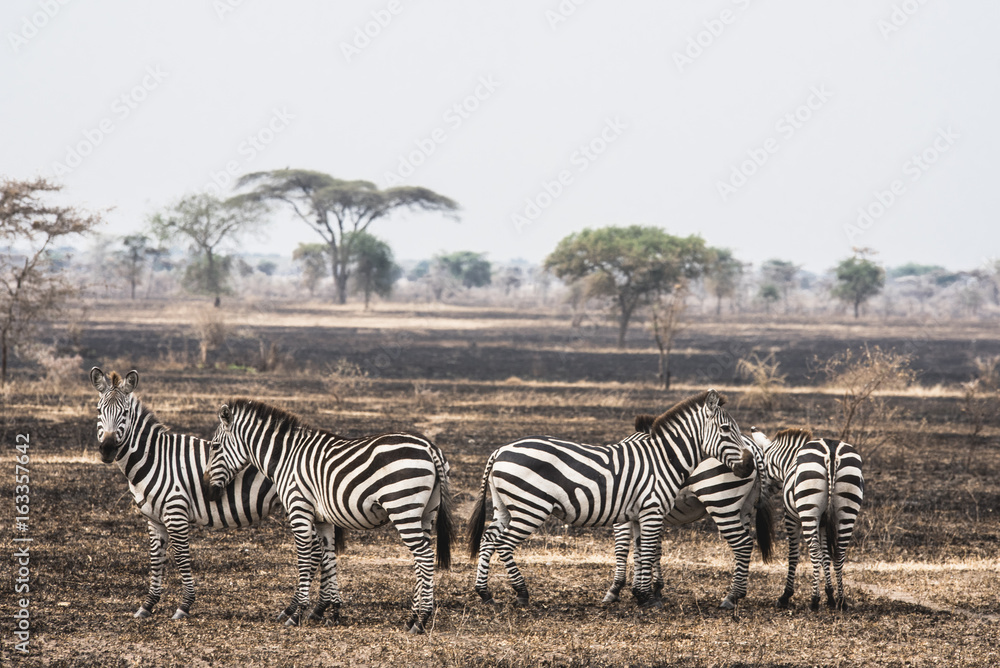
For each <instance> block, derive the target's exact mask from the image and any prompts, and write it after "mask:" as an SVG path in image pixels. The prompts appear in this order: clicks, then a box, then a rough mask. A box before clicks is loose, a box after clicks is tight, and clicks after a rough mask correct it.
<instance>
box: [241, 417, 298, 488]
mask: <svg viewBox="0 0 1000 668" xmlns="http://www.w3.org/2000/svg"><path fill="white" fill-rule="evenodd" d="M241 431H242V439H243V442H244V443H246V444H247V446H248V447H247V450H248V454H249V457H248V458H247V463H248V464H249V465H251V466H254V467H256V468H257V469H259V470H260V471H262V472H263V473H264V475H265V476H266V477H268V478H270V479H271V480H273V479H274V475H275V471H277V470H278V469H279V468H280V467H281V464H282V462H283V460H284V459H285V457H286V456H287V454H288V451H289V449H290V447H291V446H293V445H294V444H295V442H296V441H297V440H298V438H299V436H300V431H301V429H290V428H289V427H288V425H286V424H281V425H279V426H278V427H277V428H276V429H275V431H274V432H269V430H267V429H266V428H265V429H255V428H254V425H253V424H252V423H250V424H247V425H246V426H245V427H244V429H243V430H241Z"/></svg>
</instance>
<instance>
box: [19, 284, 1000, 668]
mask: <svg viewBox="0 0 1000 668" xmlns="http://www.w3.org/2000/svg"><path fill="white" fill-rule="evenodd" d="M206 313H208V315H206ZM86 314H87V315H84V316H82V317H81V318H80V319H79V320H78V321H77V322H74V323H67V324H65V325H61V326H60V327H59V328H57V330H56V331H54V332H53V333H52V336H53V337H55V338H58V340H60V341H62V342H64V344H65V345H72V346H74V347H75V349H76V350H77V351H79V353H80V355H81V356H82V359H83V363H82V364H81V365H80V368H79V369H76V370H74V371H73V373H71V374H69V375H68V376H64V377H62V378H61V379H55V378H48V379H45V378H41V377H36V376H34V375H32V374H29V373H27V372H26V371H25V370H21V371H18V370H17V369H15V370H14V373H13V375H12V380H11V381H10V382H9V383H8V384H7V385H6V386H5V387H4V389H3V395H2V401H3V411H2V413H3V416H2V426H0V442H2V444H3V449H2V452H0V473H2V475H0V498H2V499H3V502H2V504H0V508H2V517H0V522H2V525H3V527H4V530H3V532H2V539H0V554H2V555H3V556H2V557H0V564H2V566H0V570H2V572H3V573H4V576H3V580H2V581H3V583H4V584H3V587H4V593H3V595H2V596H0V617H2V619H3V621H2V623H0V636H2V638H0V639H2V649H0V658H2V663H3V664H4V665H10V664H11V663H20V664H22V665H53V666H84V665H100V666H146V665H149V666H174V665H176V666H207V665H216V666H228V665H298V666H312V665H331V666H337V665H340V666H397V665H411V666H423V665H428V666H509V667H512V668H513V667H516V666H539V665H542V666H611V665H616V666H619V665H620V666H653V665H663V666H758V665H759V666H764V665H774V666H931V665H935V666H938V665H939V666H995V665H1000V599H998V575H1000V568H998V561H997V557H998V554H1000V512H998V506H1000V487H998V484H997V480H998V479H1000V476H998V474H1000V416H998V411H997V409H996V405H995V404H989V403H983V402H984V401H986V399H983V398H977V397H976V396H970V394H969V393H968V391H967V390H966V389H965V388H966V386H965V385H963V384H964V383H967V382H968V381H970V380H971V379H972V378H974V377H975V373H976V367H975V364H974V360H975V359H976V358H977V357H982V356H991V355H1000V335H998V334H997V332H996V329H995V325H994V324H991V323H985V322H976V321H968V322H963V321H947V322H934V321H919V320H908V321H892V322H886V321H883V320H879V319H872V320H871V321H867V322H861V323H860V324H859V323H856V322H854V321H853V320H852V319H849V318H848V319H844V320H833V321H827V322H811V321H809V320H806V319H804V318H803V319H798V320H797V319H795V318H794V317H784V316H778V315H775V316H768V317H767V318H766V319H765V318H761V317H757V318H755V319H752V320H740V319H735V318H728V317H725V316H724V317H721V318H712V319H703V320H699V319H697V318H695V319H692V321H691V322H690V323H689V325H688V326H687V327H686V328H685V329H684V330H683V331H682V332H681V333H680V334H679V335H678V337H677V340H676V347H675V351H674V354H673V357H672V377H673V379H674V383H673V386H672V388H671V389H670V390H664V389H662V388H661V387H660V386H659V385H658V383H657V380H656V369H657V366H656V365H657V355H656V351H655V349H653V348H652V347H651V346H649V345H648V344H647V343H646V342H645V340H646V339H648V336H645V335H643V334H642V332H637V333H636V335H635V336H634V337H633V338H631V339H630V340H629V343H628V346H627V347H626V348H625V349H623V350H622V349H618V348H617V347H616V346H615V341H614V331H613V330H614V328H613V327H611V326H584V327H577V328H572V327H570V324H569V319H568V317H565V316H561V315H556V314H551V313H546V312H543V311H532V310H514V309H502V308H471V307H445V306H428V307H426V308H423V307H418V306H413V305H393V304H380V305H379V306H378V307H377V308H376V309H373V310H371V311H363V310H361V308H360V307H335V306H328V305H319V304H316V305H312V306H303V305H282V304H267V303H261V304H256V305H253V306H248V305H238V306H228V307H227V306H224V307H223V308H222V309H221V310H220V311H219V312H218V313H213V312H212V311H211V309H210V308H208V307H207V306H206V305H205V304H203V303H200V302H187V303H185V302H173V303H156V302H152V303H144V304H142V305H141V306H137V307H134V306H131V305H128V306H123V305H122V304H121V302H109V303H94V304H90V305H88V308H87V310H86ZM206 318H207V319H210V320H211V319H214V320H215V321H217V325H218V327H220V328H221V329H222V330H224V332H223V333H221V334H219V335H218V336H216V337H215V338H214V340H211V339H212V337H208V339H209V340H208V341H206V335H205V332H204V330H205V320H206ZM637 329H638V328H637ZM199 332H200V333H199ZM201 342H205V344H204V348H202V343H201ZM865 345H868V346H870V347H873V346H878V347H879V348H880V349H883V350H897V351H900V352H902V353H905V354H907V355H909V356H910V358H911V360H910V366H911V368H912V369H913V370H914V372H915V373H916V380H915V382H913V383H911V384H909V385H908V386H906V387H897V388H894V389H888V390H886V391H885V392H883V393H882V394H880V397H881V398H882V399H883V400H884V407H886V410H887V411H888V412H886V413H884V414H882V415H881V416H879V415H876V416H874V417H873V418H871V420H872V421H870V422H869V423H868V424H865V425H862V432H859V433H861V434H862V436H863V438H864V440H865V442H866V445H864V446H861V450H862V454H863V455H864V456H865V477H866V483H867V485H866V495H865V500H864V505H863V508H862V511H861V516H860V519H859V523H858V526H857V529H856V531H855V536H854V541H853V543H852V545H851V547H850V550H849V552H848V561H847V566H846V569H845V572H846V591H847V597H848V600H849V602H850V604H851V606H850V608H849V609H848V610H847V611H833V610H829V609H827V608H825V607H824V608H821V609H820V611H819V612H817V613H813V612H810V611H809V609H808V599H809V595H810V593H809V590H810V586H811V585H810V582H811V567H810V564H809V560H808V557H807V556H803V559H802V562H801V563H800V565H799V572H798V580H797V591H796V595H795V597H794V598H793V599H792V604H793V605H792V608H791V609H789V610H779V609H777V608H776V607H775V605H774V603H775V600H776V599H777V597H778V596H779V595H780V593H781V590H782V587H783V583H784V577H785V568H786V566H785V562H784V560H785V557H786V554H787V548H786V545H785V543H784V540H783V530H782V529H781V527H780V523H779V526H778V542H777V546H776V550H775V551H776V558H775V559H774V561H772V562H771V563H769V564H765V563H763V562H762V561H761V559H760V556H759V553H758V552H757V551H756V550H755V554H754V559H753V561H752V563H751V566H750V586H749V593H748V595H747V597H746V598H745V599H744V600H743V601H742V602H741V603H740V605H739V606H738V608H737V610H736V611H735V612H731V611H723V610H720V609H719V608H718V604H719V602H720V601H721V599H722V597H723V596H724V595H725V592H726V590H727V587H728V585H729V580H730V577H731V570H732V560H731V554H730V551H729V549H728V547H727V545H726V544H725V542H724V541H722V540H721V539H720V538H719V537H718V535H717V532H716V530H715V528H714V526H713V525H712V524H711V522H710V521H709V520H703V521H701V522H698V523H696V524H694V525H691V526H688V527H682V528H671V529H668V530H667V531H666V533H665V538H664V543H663V568H664V575H665V578H666V589H665V605H664V607H663V608H662V609H639V608H637V607H636V605H635V602H634V600H633V599H632V597H631V595H629V594H627V593H626V594H624V595H623V596H622V600H621V601H620V602H618V603H613V604H602V603H601V599H602V597H603V594H604V592H605V591H606V590H607V588H608V586H609V584H610V581H611V576H612V570H613V553H612V534H611V529H610V528H608V527H600V528H593V529H589V528H587V529H584V528H575V527H566V526H563V525H561V524H559V523H556V522H551V521H550V523H548V524H546V525H545V526H544V527H543V530H542V531H540V532H538V533H537V534H536V535H534V536H533V537H532V538H531V539H530V540H528V541H527V542H526V543H525V544H524V545H523V546H522V547H521V548H520V549H519V550H518V551H517V552H516V554H515V556H516V558H517V559H518V562H519V564H520V565H521V567H522V570H523V572H524V574H525V576H526V578H527V580H528V586H529V588H530V590H531V594H532V602H531V605H530V606H529V607H516V606H515V605H514V595H513V592H512V590H511V589H510V588H509V586H508V585H507V583H506V575H505V573H504V572H503V568H502V566H500V565H498V564H497V563H496V560H495V559H494V564H493V569H492V571H491V580H490V587H491V589H492V590H493V591H494V593H495V596H496V598H497V601H498V602H499V605H498V606H497V607H487V606H485V605H483V604H482V603H480V601H479V597H478V596H477V595H476V594H475V592H474V591H473V589H472V584H473V578H474V572H475V564H474V561H473V560H472V559H471V558H470V557H469V556H468V549H467V548H466V546H465V544H464V542H462V541H459V542H456V544H455V546H454V548H453V554H454V560H453V566H452V568H451V570H450V571H439V572H438V573H437V574H436V576H435V578H436V591H435V594H436V599H437V606H438V607H437V610H436V612H435V614H434V616H433V618H432V620H431V623H430V624H429V628H428V630H427V633H426V634H425V635H422V636H413V635H408V634H407V633H406V631H405V630H404V628H403V623H404V621H405V620H406V619H407V617H408V607H409V601H410V597H411V593H412V587H413V584H414V576H413V567H412V562H411V559H410V555H409V553H408V551H407V550H406V549H405V548H404V547H403V545H402V543H401V542H400V540H399V538H398V536H397V535H396V534H395V532H394V530H393V529H391V528H383V529H379V530H376V531H372V532H350V533H349V534H348V545H347V548H346V550H345V551H344V552H342V553H341V554H340V555H339V557H338V559H339V569H338V573H339V580H340V586H341V590H342V593H343V596H344V607H343V611H342V623H341V625H339V626H333V627H327V626H318V625H315V624H308V623H306V624H305V625H303V626H302V627H299V628H286V627H284V626H282V625H281V624H279V623H277V622H276V621H275V616H276V614H277V613H278V611H279V610H281V609H282V608H283V607H284V606H285V605H286V604H287V602H288V599H289V598H290V596H291V593H292V587H293V585H294V582H295V577H296V570H295V557H294V548H293V544H292V539H291V535H290V533H289V531H288V530H287V528H286V526H285V523H284V518H283V516H281V515H280V514H279V515H278V516H276V517H271V518H268V519H267V520H266V521H265V522H264V523H263V524H262V525H260V526H257V527H251V528H248V529H242V530H238V531H213V532H209V531H204V530H199V529H195V530H194V531H193V533H192V540H191V549H192V556H193V569H194V574H195V580H196V591H197V599H196V601H195V604H194V606H193V608H192V614H191V616H190V618H188V619H186V620H183V621H172V620H171V619H170V614H171V613H172V611H173V609H174V607H176V605H177V602H178V600H179V598H180V580H179V578H178V576H177V572H176V569H175V568H174V566H173V564H172V563H171V564H170V565H169V566H168V577H167V580H166V583H165V588H166V589H165V594H164V598H163V600H162V601H161V603H160V605H159V606H158V608H157V610H156V612H155V613H154V615H153V616H152V617H151V618H149V619H146V620H137V619H133V617H132V613H133V612H134V611H135V610H136V608H138V606H139V604H140V603H141V601H142V598H143V596H144V594H145V591H146V588H147V585H148V569H149V563H148V548H147V536H146V528H145V521H144V519H143V518H142V517H141V516H140V515H139V513H138V511H137V510H136V509H135V508H134V506H133V504H132V501H131V497H130V495H129V493H128V486H127V482H126V480H125V478H124V476H123V475H122V474H121V472H120V471H119V470H118V469H117V467H113V466H108V465H104V464H101V463H100V460H99V456H98V452H97V447H96V435H95V431H96V427H95V425H96V407H95V406H96V399H97V395H96V393H95V392H94V389H93V387H92V386H91V385H90V384H89V381H88V379H87V374H86V370H87V369H89V368H90V367H91V366H94V365H98V366H101V367H102V368H104V370H105V371H110V370H112V369H114V370H117V371H119V372H120V373H124V372H125V371H128V370H129V369H133V368H134V369H137V370H138V372H139V386H138V389H137V391H136V392H137V394H138V396H139V397H140V398H141V399H142V401H143V402H144V404H145V405H147V406H148V407H150V408H151V409H152V410H153V411H155V412H156V414H157V416H158V417H159V419H160V420H161V421H162V422H163V423H164V424H166V425H168V426H170V427H171V428H172V429H173V430H174V431H177V432H185V433H191V434H195V435H199V436H201V437H205V438H207V437H210V436H211V434H212V433H213V431H214V428H215V424H216V422H217V418H216V414H217V410H218V408H219V405H220V404H221V403H223V402H224V401H226V400H227V399H229V398H231V397H240V396H247V397H256V398H260V399H264V400H266V401H269V402H272V403H275V404H277V405H279V406H281V407H283V408H286V409H288V410H291V411H293V412H295V413H298V414H299V415H301V416H302V417H303V418H304V419H305V420H306V421H307V422H308V423H311V424H313V425H316V426H319V427H323V428H326V429H328V430H331V431H334V432H336V433H340V434H343V435H347V436H360V435H364V434H369V433H374V432H380V431H385V430H390V429H391V430H398V429H401V430H411V431H418V432H422V433H424V434H426V435H428V436H430V437H432V438H433V439H434V440H435V441H436V442H437V443H438V445H439V446H440V447H441V448H442V450H443V451H444V452H445V454H446V456H447V457H448V459H449V462H450V465H451V485H452V491H453V493H454V497H455V506H456V509H457V512H456V516H457V518H458V519H459V522H458V524H459V531H460V534H461V535H462V536H464V532H465V520H466V518H467V517H468V514H469V511H470V510H471V507H472V505H473V502H474V499H475V497H476V495H477V494H478V492H479V486H480V480H481V476H482V472H483V466H484V464H485V462H486V459H487V457H488V456H489V453H490V452H491V451H492V450H493V449H494V448H496V447H498V446H500V445H502V444H504V443H506V442H508V441H510V440H513V439H515V438H518V437H521V436H527V435H533V434H548V435H553V436H560V437H564V438H569V439H574V440H579V441H583V442H589V443H610V442H614V441H617V440H620V439H621V438H623V437H625V436H627V435H628V434H630V433H631V432H632V421H633V416H634V415H635V414H636V413H661V412H663V411H665V410H666V409H667V408H669V407H670V406H671V405H672V404H673V403H674V402H676V401H678V400H680V399H683V398H685V397H686V396H688V395H690V394H693V393H695V392H699V391H701V390H704V389H706V388H707V387H715V388H717V389H719V390H721V391H722V392H723V393H724V394H725V395H726V397H727V399H728V404H727V408H728V409H729V411H730V413H731V414H732V415H733V417H734V418H735V419H736V420H737V421H738V422H739V424H740V425H741V427H742V428H743V429H744V430H746V431H749V428H750V426H751V425H755V426H757V427H758V428H761V429H763V430H764V431H765V432H767V433H769V434H773V433H774V432H775V431H777V430H778V429H781V428H784V427H809V428H811V429H812V430H813V431H814V432H815V434H817V435H821V436H836V435H837V432H838V429H839V425H840V421H841V419H842V413H841V404H840V400H841V397H842V395H841V392H840V390H839V389H838V388H837V387H835V386H834V385H831V383H830V382H828V380H825V379H824V378H823V377H822V376H821V375H820V374H819V373H818V371H817V370H818V369H820V368H821V366H822V363H823V361H824V360H827V359H830V358H832V357H834V356H836V355H839V354H840V353H842V352H843V351H844V350H846V349H854V350H860V349H862V348H863V347H864V346H865ZM753 352H757V353H759V355H760V356H761V357H763V356H765V355H772V354H773V357H772V358H771V359H772V360H774V361H776V362H778V363H779V364H780V370H781V373H782V374H783V375H784V383H783V384H781V385H780V386H778V387H775V388H773V396H771V397H770V398H769V400H768V401H760V400H759V399H760V397H755V396H754V392H753V386H752V385H750V384H748V383H747V381H745V380H741V379H740V378H739V377H738V376H737V374H736V368H735V367H736V361H737V360H738V359H739V358H741V357H746V356H747V355H749V354H751V353H753ZM18 434H28V435H30V443H31V446H30V449H29V451H28V452H29V454H30V464H29V468H30V472H31V485H30V515H29V520H28V522H29V525H28V531H27V534H26V535H28V536H30V537H31V538H32V542H31V544H30V553H31V560H30V573H31V574H30V613H31V638H30V653H29V654H28V655H27V656H23V655H22V654H20V653H18V652H16V651H15V650H14V647H13V644H14V642H15V639H14V636H13V631H12V629H13V627H14V624H13V619H14V617H13V615H14V612H15V606H16V605H17V603H16V599H17V598H18V596H15V595H13V593H12V592H13V591H14V580H15V571H16V564H15V559H14V558H13V557H12V555H13V554H14V552H15V550H16V549H17V548H18V544H15V542H14V541H13V539H14V536H15V534H14V532H13V531H11V527H12V526H14V505H13V503H12V500H13V497H14V482H15V481H14V473H15V461H14V456H15V455H16V454H18V453H17V452H16V451H15V449H14V444H15V439H16V436H17V435H18ZM313 595H314V596H315V589H314V592H313Z"/></svg>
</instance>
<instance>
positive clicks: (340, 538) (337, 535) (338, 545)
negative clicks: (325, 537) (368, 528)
mask: <svg viewBox="0 0 1000 668" xmlns="http://www.w3.org/2000/svg"><path fill="white" fill-rule="evenodd" d="M345 547H347V529H345V528H344V527H338V526H334V527H333V549H334V550H336V552H337V554H343V552H344V548H345Z"/></svg>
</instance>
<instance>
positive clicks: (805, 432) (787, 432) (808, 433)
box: [771, 427, 813, 443]
mask: <svg viewBox="0 0 1000 668" xmlns="http://www.w3.org/2000/svg"><path fill="white" fill-rule="evenodd" d="M786 436H787V437H788V438H790V439H793V438H796V437H797V436H804V437H805V439H806V440H807V441H811V440H813V433H812V430H810V429H799V428H797V427H790V428H788V429H782V430H781V431H779V432H778V433H777V434H775V435H774V438H772V439H771V442H772V443H774V442H776V441H777V440H778V439H779V438H784V437H786Z"/></svg>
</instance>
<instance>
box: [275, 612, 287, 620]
mask: <svg viewBox="0 0 1000 668" xmlns="http://www.w3.org/2000/svg"><path fill="white" fill-rule="evenodd" d="M286 619H288V613H287V612H286V611H284V610H282V611H281V612H279V613H278V618H277V621H279V622H283V621H285V620H286Z"/></svg>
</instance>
